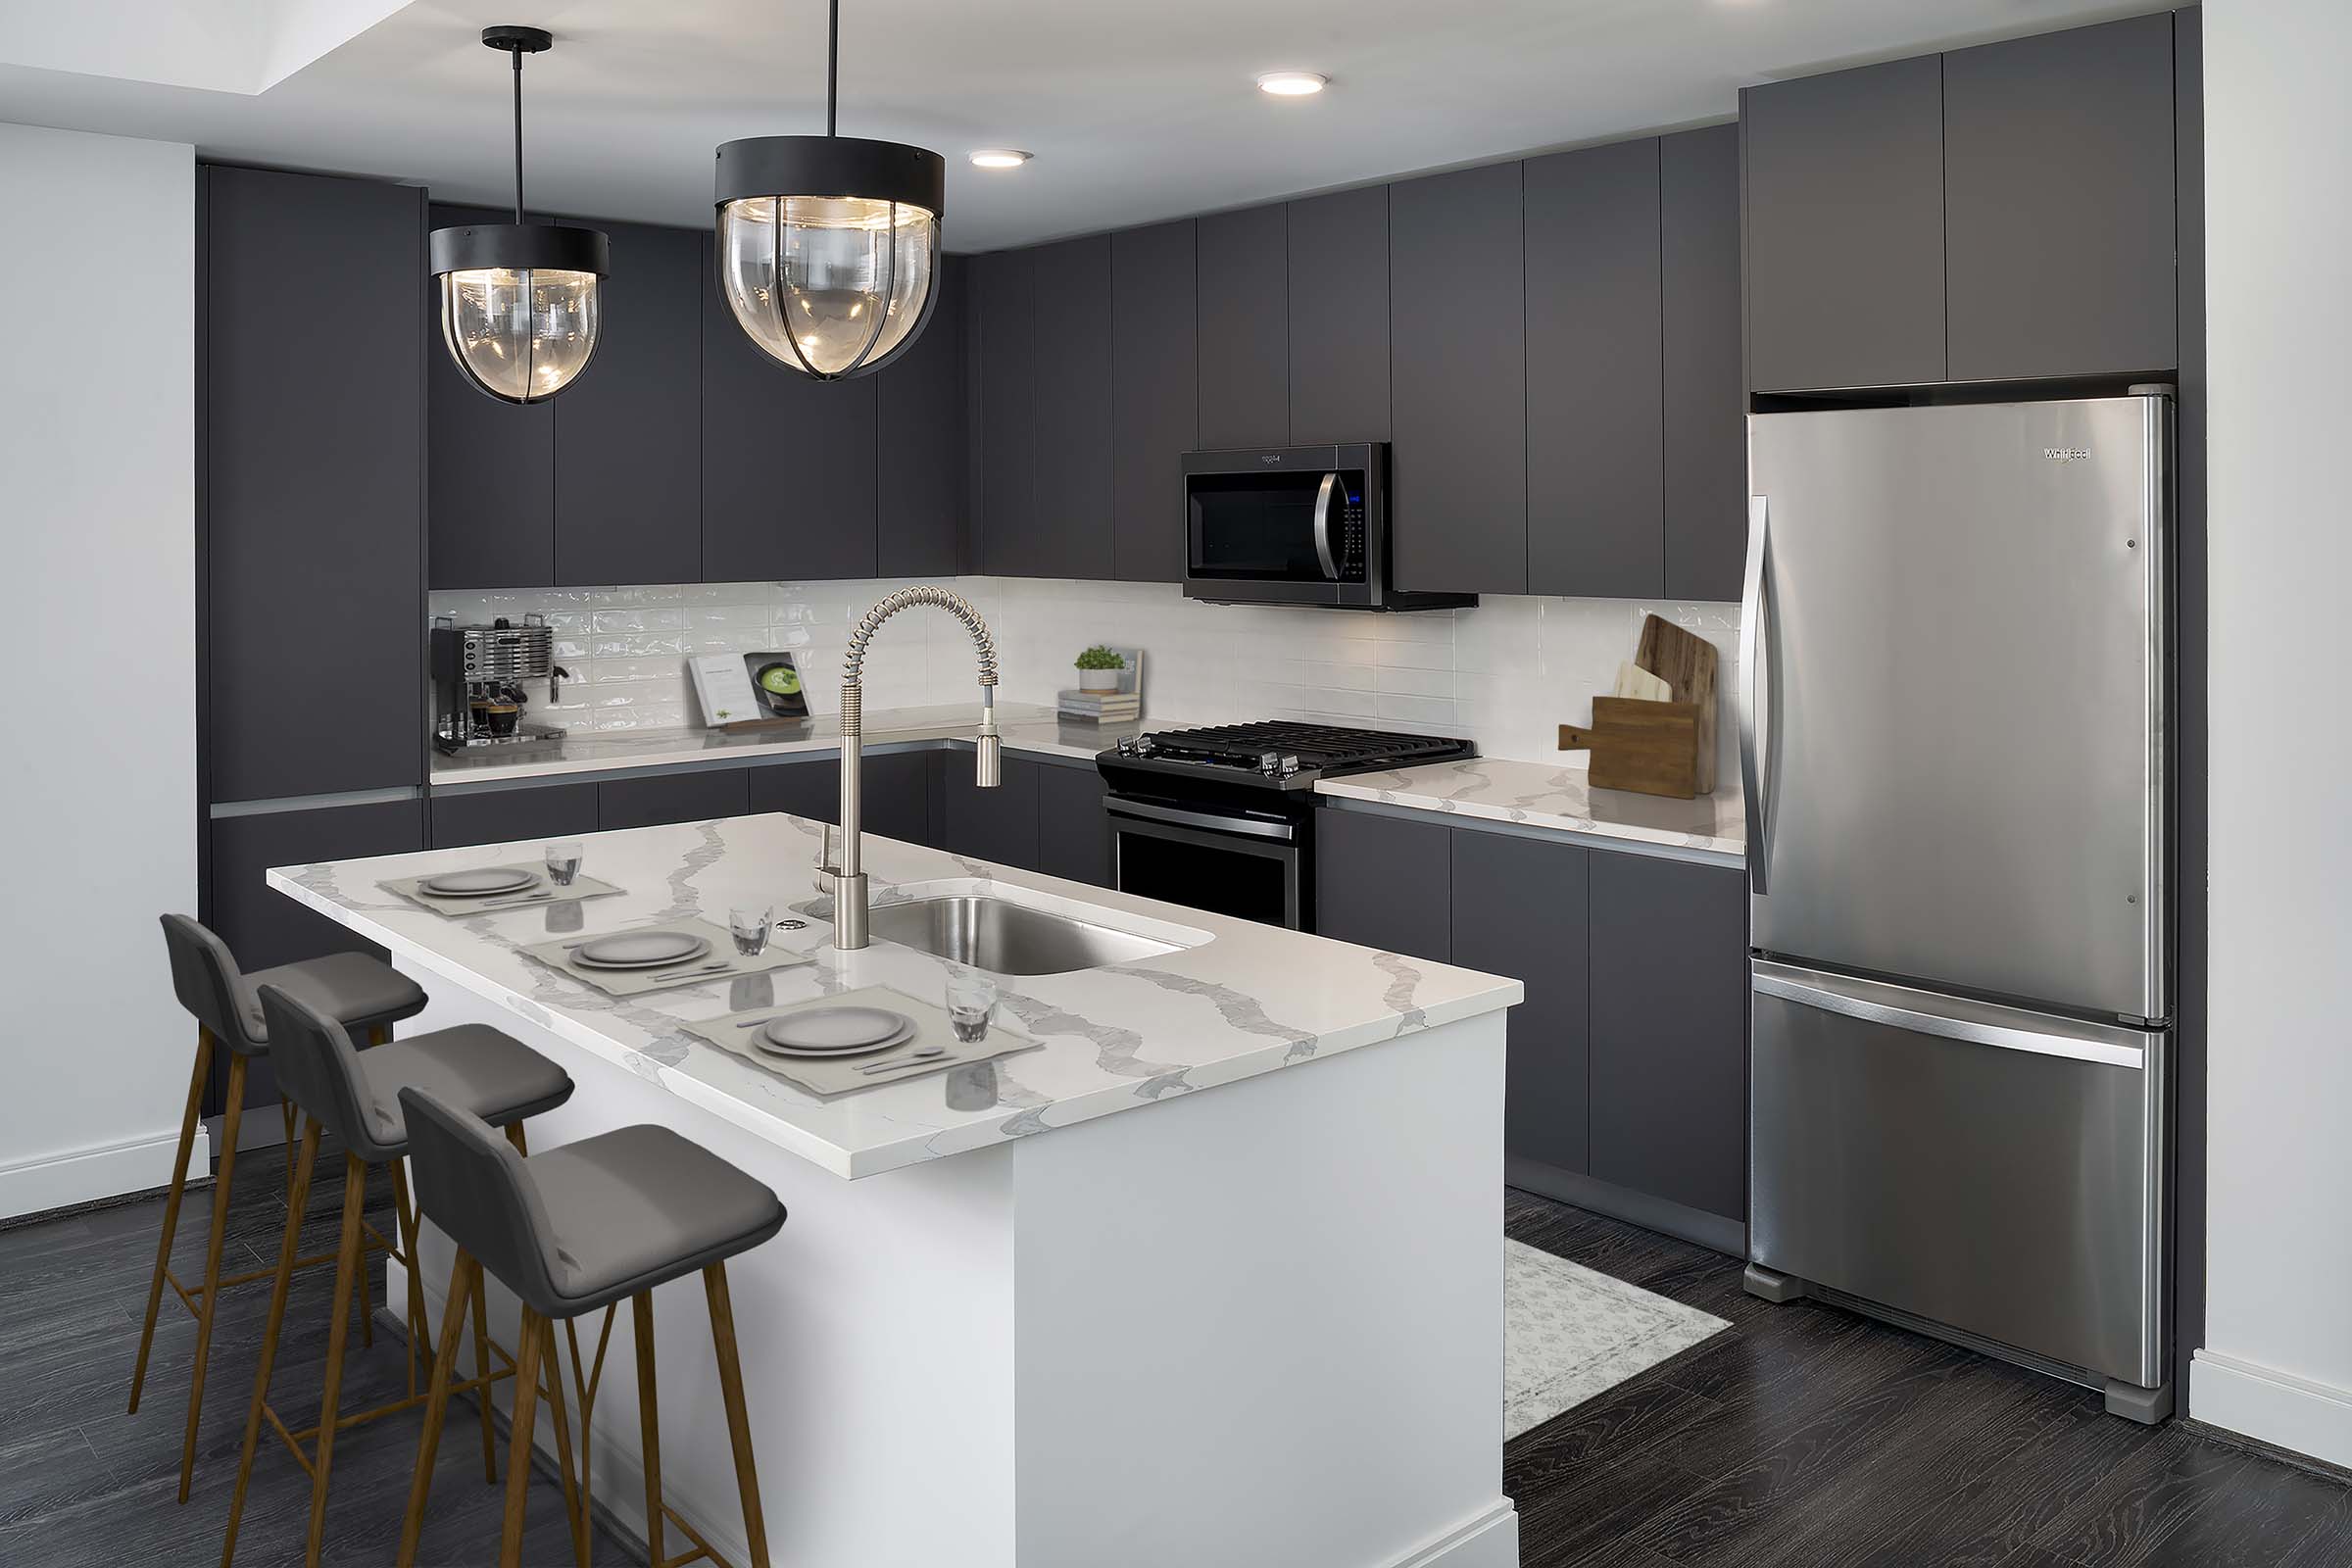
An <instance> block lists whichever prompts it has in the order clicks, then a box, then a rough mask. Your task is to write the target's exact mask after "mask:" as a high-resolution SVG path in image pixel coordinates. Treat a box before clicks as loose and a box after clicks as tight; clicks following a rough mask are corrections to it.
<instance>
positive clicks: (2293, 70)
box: [2189, 0, 2352, 1464]
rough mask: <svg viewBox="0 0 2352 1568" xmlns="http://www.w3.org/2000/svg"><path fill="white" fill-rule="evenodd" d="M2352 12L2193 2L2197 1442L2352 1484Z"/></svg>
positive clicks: (2296, 0)
mask: <svg viewBox="0 0 2352 1568" xmlns="http://www.w3.org/2000/svg"><path fill="white" fill-rule="evenodd" d="M2347 58H2352V6H2347V5H2346V4H2345V3H2344V0H2208V3H2207V5H2206V6H2205V136H2206V146H2205V190H2206V203H2207V210H2206V247H2207V260H2206V266H2207V284H2206V310H2207V313H2208V326H2207V337H2208V343H2209V354H2210V360H2211V369H2212V426H2211V436H2210V457H2211V477H2210V485H2209V495H2210V505H2211V509H2212V520H2211V525H2210V530H2209V532H2210V550H2211V573H2212V604H2211V610H2210V617H2209V628H2210V631H2211V637H2212V647H2211V655H2210V659H2209V662H2208V666H2207V667H2208V672H2209V675H2210V677H2211V682H2212V691H2213V705H2212V707H2213V715H2212V725H2211V731H2210V733H2211V737H2212V768H2211V781H2212V862H2213V869H2212V876H2211V899H2212V903H2211V914H2210V932H2211V943H2212V1024H2211V1040H2212V1047H2211V1057H2212V1066H2211V1072H2212V1082H2211V1090H2210V1098H2209V1105H2210V1110H2211V1129H2210V1141H2211V1142H2210V1155H2209V1163H2208V1168H2207V1180H2208V1203H2209V1205H2210V1219H2209V1229H2210V1235H2209V1238H2208V1243H2207V1246H2208V1263H2207V1308H2206V1331H2205V1348H2202V1349H2200V1350H2199V1351H2198V1352H2197V1361H2196V1366H2195V1368H2194V1370H2193V1372H2192V1373H2191V1376H2190V1386H2189V1408H2190V1413H2191V1414H2193V1415H2195V1416H2196V1417H2197V1418H2198V1419H2200V1420H2204V1421H2211V1422H2214V1423H2216V1424H2218V1425H2222V1426H2227V1427H2231V1428H2234V1429H2236V1430H2239V1431H2242V1432H2246V1433H2249V1434H2251V1435H2253V1436H2255V1437H2258V1438H2263V1439H2266V1440H2268V1441H2271V1442H2274V1443H2278V1444H2282V1445H2285V1446H2289V1447H2293V1448H2298V1449H2301V1450H2303V1451H2305V1452H2308V1453H2313V1454H2317V1455H2319V1456H2320V1457H2322V1458H2326V1459H2329V1460H2333V1461H2334V1462H2336V1463H2339V1464H2352V809H2347V806H2346V791H2347V789H2348V788H2352V728H2347V727H2346V726H2345V725H2344V723H2343V722H2342V721H2341V715H2340V712H2339V711H2337V710H2338V709H2339V707H2340V702H2341V694H2340V692H2339V691H2338V690H2337V689H2336V685H2335V683H2334V682H2333V681H2331V680H2328V679H2327V678H2325V676H2324V675H2323V674H2322V672H2331V671H2334V670H2337V669H2339V668H2340V667H2341V665H2342V660H2343V645H2342V638H2341V635H2340V631H2339V628H2338V627H2337V626H2336V624H2335V622H2334V617H2333V616H2332V615H2331V614H2328V613H2326V611H2325V610H2324V609H2323V608H2322V605H2321V603H2320V599H2319V596H2320V595H2322V594H2325V593H2327V591H2328V590H2329V589H2330V588H2332V587H2335V586H2337V585H2340V584H2342V583H2343V582H2345V581H2347V580H2352V480H2348V479H2347V469H2346V451H2347V442H2346V439H2345V415H2344V409H2345V382H2344V375H2345V369H2346V367H2347V366H2352V287H2347V283H2346V266H2347V260H2346V259H2347V258H2348V257H2352V197H2348V196H2347V194H2346V193H2347V192H2348V191H2352V95H2348V94H2347V93H2346V92H2345V90H2344V82H2343V74H2342V73H2343V66H2344V62H2345V60H2346V59H2347Z"/></svg>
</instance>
